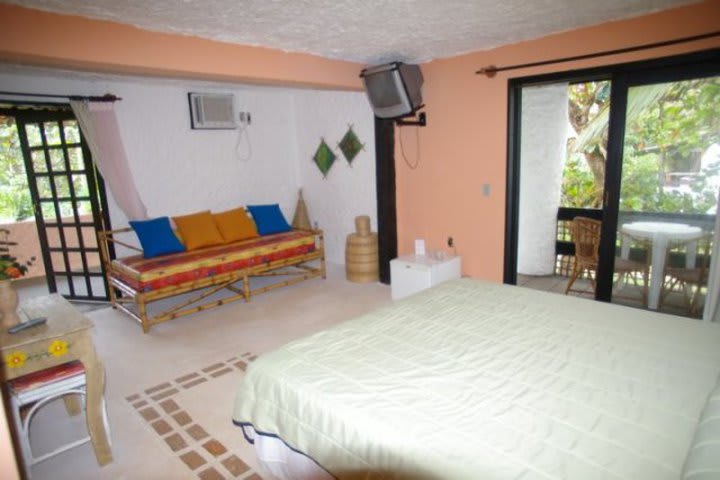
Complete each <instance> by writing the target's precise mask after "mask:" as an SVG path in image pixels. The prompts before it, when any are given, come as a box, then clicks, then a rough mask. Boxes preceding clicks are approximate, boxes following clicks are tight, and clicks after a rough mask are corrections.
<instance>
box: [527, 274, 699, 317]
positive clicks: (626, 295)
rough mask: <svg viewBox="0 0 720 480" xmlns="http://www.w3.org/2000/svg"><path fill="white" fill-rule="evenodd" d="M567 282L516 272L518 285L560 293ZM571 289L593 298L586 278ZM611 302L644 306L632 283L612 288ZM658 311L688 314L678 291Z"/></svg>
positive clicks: (562, 279)
mask: <svg viewBox="0 0 720 480" xmlns="http://www.w3.org/2000/svg"><path fill="white" fill-rule="evenodd" d="M567 283H568V277H565V276H562V275H542V276H535V275H521V274H518V279H517V284H518V286H522V287H526V288H532V289H534V290H543V291H546V292H553V293H558V294H561V295H564V294H565V288H566V287H567ZM573 289H578V290H585V291H586V293H576V292H570V293H569V295H575V296H579V297H583V298H587V299H588V300H593V299H594V295H593V292H592V287H591V285H590V282H589V281H588V280H583V279H579V280H577V281H576V282H575V285H573ZM613 303H617V304H620V305H627V306H628V307H634V308H645V307H644V305H643V301H642V292H641V290H640V288H638V287H637V286H636V285H634V284H633V283H628V284H623V285H619V286H616V287H615V289H614V290H613ZM659 311H660V312H662V313H669V314H673V315H681V316H688V312H687V309H686V307H685V303H684V298H683V296H682V294H681V293H679V292H678V293H675V292H674V293H671V294H670V295H668V296H667V299H666V300H665V301H664V302H663V305H662V306H661V308H660V310H659Z"/></svg>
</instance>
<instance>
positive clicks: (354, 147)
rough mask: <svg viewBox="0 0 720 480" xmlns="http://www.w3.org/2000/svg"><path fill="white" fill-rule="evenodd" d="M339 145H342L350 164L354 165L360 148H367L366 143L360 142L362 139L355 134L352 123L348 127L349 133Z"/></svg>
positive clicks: (341, 147) (341, 148)
mask: <svg viewBox="0 0 720 480" xmlns="http://www.w3.org/2000/svg"><path fill="white" fill-rule="evenodd" d="M338 146H339V147H340V150H342V152H343V155H345V158H346V159H347V161H348V163H349V164H350V165H352V161H353V160H354V159H355V157H356V156H357V154H358V153H360V150H364V149H365V145H363V144H362V143H360V139H359V138H358V137H357V135H355V132H354V131H353V128H352V125H350V126H349V127H348V131H347V133H346V134H345V136H344V137H343V138H342V140H340V143H339V144H338Z"/></svg>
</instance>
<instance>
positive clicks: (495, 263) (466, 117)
mask: <svg viewBox="0 0 720 480" xmlns="http://www.w3.org/2000/svg"><path fill="white" fill-rule="evenodd" d="M718 19H720V2H719V1H717V0H713V1H706V2H702V3H699V4H695V5H692V6H689V7H684V8H678V9H673V10H669V11H666V12H661V13H658V14H653V15H648V16H644V17H638V18H635V19H631V20H626V21H618V22H611V23H606V24H603V25H601V26H597V27H592V28H585V29H580V30H575V31H572V32H567V33H563V34H558V35H552V36H549V37H544V38H542V39H539V40H535V41H528V42H523V43H518V44H515V45H511V46H507V47H501V48H497V49H494V50H491V51H486V52H476V53H472V54H467V55H462V56H458V57H454V58H450V59H443V60H437V61H433V62H430V63H428V64H425V65H423V66H422V68H423V74H424V77H425V85H424V93H423V97H424V101H425V104H426V105H427V108H426V112H427V116H428V126H427V127H424V128H421V129H419V130H418V132H417V133H418V134H419V145H420V156H419V161H420V164H419V166H418V168H417V169H415V170H412V169H410V168H408V167H407V165H405V162H404V161H403V158H402V156H401V149H400V146H399V145H398V144H397V141H396V169H397V174H396V175H397V189H398V197H397V205H398V207H397V208H398V212H397V215H398V242H399V245H398V249H399V252H400V253H401V254H402V253H408V252H411V251H412V249H413V240H414V239H415V238H425V240H426V244H427V245H428V247H429V248H435V249H438V248H444V249H447V247H446V240H447V237H448V236H449V235H451V236H452V237H453V239H454V241H455V245H456V248H457V253H458V254H460V255H462V257H463V273H464V274H466V275H470V276H475V277H482V278H487V279H491V280H495V281H501V280H502V270H503V254H504V226H505V173H506V161H507V160H506V151H507V148H506V143H507V96H508V89H507V83H508V79H509V78H512V77H523V76H529V75H536V74H540V73H548V72H557V71H564V70H572V69H577V68H584V67H589V66H597V65H603V64H611V63H621V62H627V61H633V60H639V59H647V58H653V57H659V56H665V55H671V54H678V53H683V52H691V51H696V50H703V49H708V48H712V47H720V38H718V37H715V38H713V39H711V40H705V41H697V42H693V43H689V44H683V45H679V46H673V47H667V48H662V49H654V50H648V51H644V52H640V53H633V54H625V55H614V56H611V57H603V58H600V59H595V60H586V61H578V62H572V63H563V64H557V65H551V66H546V67H536V68H532V69H530V68H528V69H523V70H516V71H510V72H503V73H500V74H498V75H497V76H496V77H494V78H491V79H489V78H487V77H485V76H481V75H476V74H475V72H476V71H477V70H478V69H480V68H481V67H484V66H487V65H496V66H505V65H513V64H522V63H528V62H535V61H541V60H548V59H553V58H559V57H567V56H575V55H582V54H586V53H591V52H597V51H603V50H613V49H619V48H624V47H628V46H633V45H640V44H646V43H653V42H659V41H664V40H669V39H673V38H679V37H686V36H693V35H698V34H701V33H707V32H712V31H715V30H718V25H719V23H718ZM398 130H399V131H400V132H401V133H400V134H401V135H402V137H403V143H404V147H405V152H406V154H407V157H408V160H410V161H411V162H414V161H415V160H417V156H416V154H417V152H416V148H415V147H416V143H418V142H417V140H416V132H415V131H413V130H415V128H414V127H403V128H401V129H398ZM397 135H398V133H396V137H397ZM485 183H487V184H489V185H490V195H489V196H487V197H486V196H483V192H482V187H483V184H485Z"/></svg>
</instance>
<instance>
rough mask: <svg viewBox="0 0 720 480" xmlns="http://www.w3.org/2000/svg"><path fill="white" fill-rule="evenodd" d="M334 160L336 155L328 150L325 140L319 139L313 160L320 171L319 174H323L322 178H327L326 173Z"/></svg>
mask: <svg viewBox="0 0 720 480" xmlns="http://www.w3.org/2000/svg"><path fill="white" fill-rule="evenodd" d="M335 158H336V155H335V154H334V153H333V151H332V150H330V147H328V144H327V143H325V139H324V138H321V139H320V145H318V148H317V150H316V151H315V155H314V156H313V160H314V161H315V165H317V167H318V169H320V172H321V173H322V174H323V178H326V177H327V172H328V171H329V170H330V167H332V164H333V162H335Z"/></svg>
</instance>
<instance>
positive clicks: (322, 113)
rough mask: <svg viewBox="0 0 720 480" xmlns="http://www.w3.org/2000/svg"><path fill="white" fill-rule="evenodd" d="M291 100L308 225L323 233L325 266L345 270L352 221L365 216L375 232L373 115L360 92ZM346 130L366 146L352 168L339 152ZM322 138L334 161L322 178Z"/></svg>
mask: <svg viewBox="0 0 720 480" xmlns="http://www.w3.org/2000/svg"><path fill="white" fill-rule="evenodd" d="M294 99H295V116H296V122H295V123H296V125H297V127H296V128H297V130H296V131H297V145H298V169H299V177H300V183H301V184H302V185H303V197H304V198H305V203H306V204H307V207H308V210H309V212H310V221H311V222H317V223H318V225H319V226H320V228H322V229H323V230H324V231H325V247H326V256H327V259H328V261H330V262H333V263H339V264H344V263H345V239H346V237H347V235H348V234H350V233H352V232H354V231H355V217H356V216H357V215H369V216H370V223H371V226H372V229H373V231H377V196H376V189H375V123H374V117H373V113H372V110H371V108H370V104H369V103H368V100H367V97H366V96H365V94H364V93H362V92H356V93H352V92H328V91H313V90H306V91H302V92H299V93H297V94H296V95H295V97H294ZM348 125H352V126H353V130H354V131H355V134H356V135H357V136H358V138H359V139H360V141H361V142H362V143H364V144H365V149H364V150H362V151H361V152H360V153H358V155H357V156H356V157H355V158H354V159H353V162H352V165H350V164H348V162H347V160H346V159H345V156H344V155H343V154H342V151H341V150H340V147H338V143H340V140H342V138H343V136H344V135H345V133H346V132H347V130H348ZM323 137H324V138H325V142H326V143H327V144H328V146H329V147H330V148H331V149H332V150H333V152H334V153H335V154H336V155H337V158H336V160H335V163H334V164H333V166H332V168H331V169H330V171H329V172H328V174H327V177H326V178H323V176H322V173H320V170H318V168H317V166H316V165H315V163H314V161H313V155H315V151H316V150H317V147H318V145H319V144H320V139H321V138H323Z"/></svg>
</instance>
